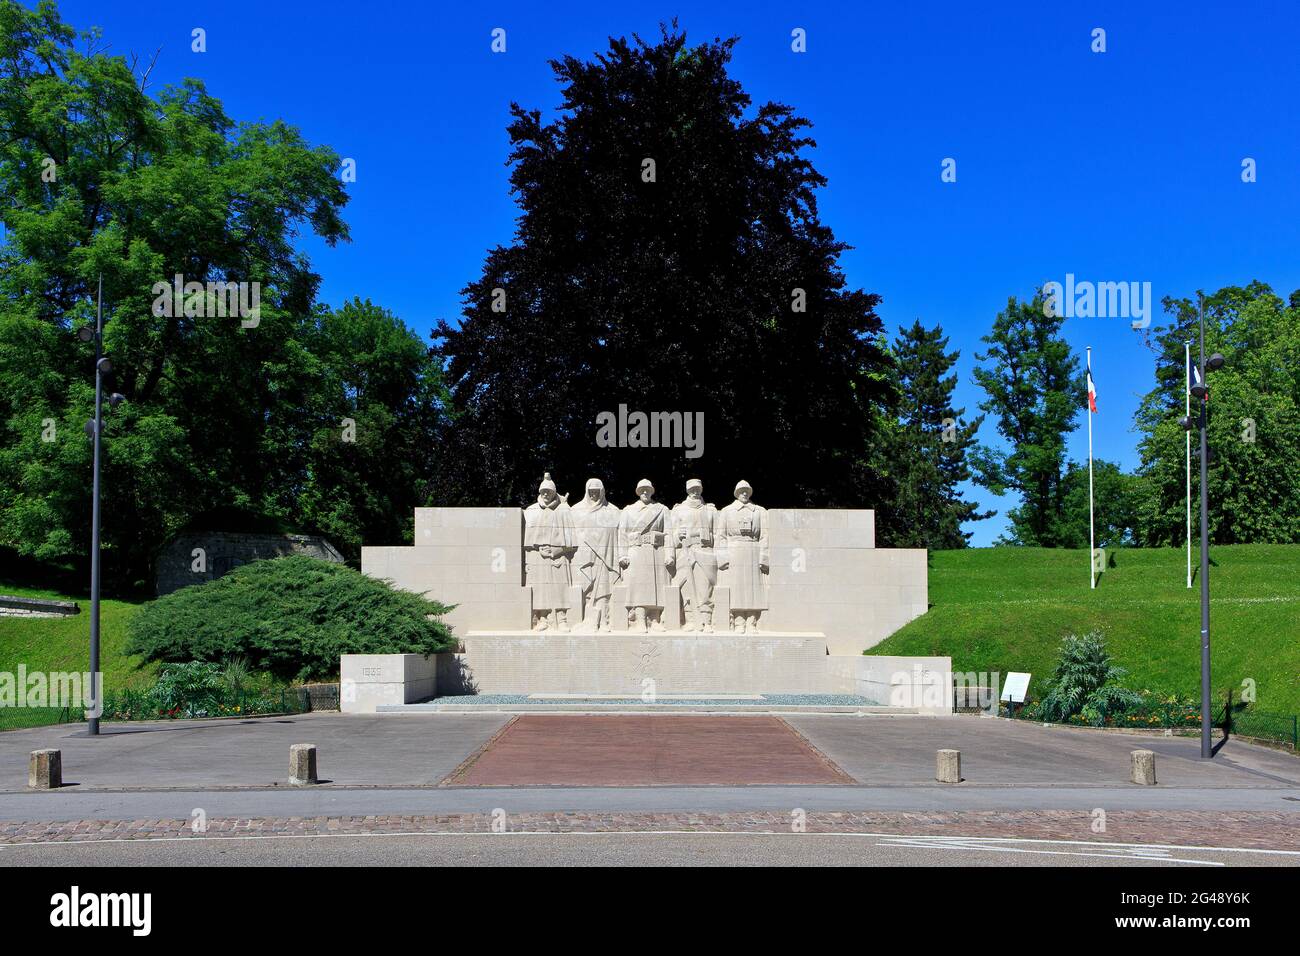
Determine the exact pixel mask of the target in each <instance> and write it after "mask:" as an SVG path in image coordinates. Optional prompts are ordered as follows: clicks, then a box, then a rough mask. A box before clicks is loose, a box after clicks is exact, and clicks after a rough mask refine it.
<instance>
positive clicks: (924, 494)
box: [877, 320, 994, 549]
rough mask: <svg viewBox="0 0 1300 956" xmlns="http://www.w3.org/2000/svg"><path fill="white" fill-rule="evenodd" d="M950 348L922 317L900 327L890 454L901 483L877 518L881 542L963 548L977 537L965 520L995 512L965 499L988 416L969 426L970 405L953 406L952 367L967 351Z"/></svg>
mask: <svg viewBox="0 0 1300 956" xmlns="http://www.w3.org/2000/svg"><path fill="white" fill-rule="evenodd" d="M947 347H948V338H947V336H945V335H944V334H943V329H942V328H941V327H940V326H937V325H936V326H935V327H934V328H932V329H927V328H925V327H924V326H922V325H921V323H920V321H919V320H917V321H916V322H914V323H913V324H912V326H911V327H910V328H901V329H899V335H898V337H897V338H896V339H895V340H894V348H893V359H894V382H895V386H896V389H897V394H898V428H897V430H896V432H895V434H894V438H893V442H892V448H893V449H894V453H893V454H892V455H891V456H890V458H891V464H892V471H891V475H892V477H893V478H894V484H895V488H894V493H893V496H892V502H891V503H890V504H888V505H885V506H882V508H881V513H880V517H879V520H878V521H877V536H878V538H879V540H880V543H881V544H882V545H886V546H889V547H898V548H931V549H943V548H963V547H965V546H966V542H967V541H968V540H969V538H970V535H971V533H970V532H968V531H962V527H961V526H962V524H963V522H968V521H979V520H982V519H984V518H988V517H991V516H992V515H993V514H994V512H983V513H981V512H980V511H979V508H978V506H977V505H975V504H974V503H972V502H969V501H964V500H963V499H962V496H961V491H960V489H959V487H958V486H959V485H960V484H961V482H963V481H966V480H968V479H969V478H970V477H971V472H970V467H969V464H968V462H967V458H966V455H967V451H968V450H969V449H970V448H971V447H972V446H973V445H974V444H975V434H976V432H977V431H978V430H979V427H980V424H981V423H982V422H983V421H984V416H983V415H980V416H979V417H977V418H976V419H975V420H974V421H972V422H969V423H962V416H963V415H964V414H965V412H966V410H965V409H964V408H954V407H953V401H952V400H953V391H954V390H955V389H956V387H957V375H956V374H955V373H952V369H953V367H954V366H955V365H956V363H957V359H958V358H959V357H960V354H961V353H960V352H957V351H953V352H947V351H945V350H946V349H947ZM950 373H952V374H950Z"/></svg>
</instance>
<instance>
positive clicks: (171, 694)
mask: <svg viewBox="0 0 1300 956" xmlns="http://www.w3.org/2000/svg"><path fill="white" fill-rule="evenodd" d="M224 691H225V684H224V683H223V682H222V680H221V669H220V668H219V667H217V665H216V664H206V663H204V662H202V661H190V662H189V663H188V664H168V665H167V666H166V667H164V668H163V670H162V674H161V675H160V676H159V678H158V683H157V684H155V685H154V686H153V689H152V690H151V691H149V702H150V703H151V704H152V705H153V706H154V707H156V708H158V710H159V712H160V713H163V714H166V715H167V716H169V717H207V716H208V715H209V714H212V713H214V712H215V711H216V710H217V708H218V707H219V706H220V704H221V698H222V696H223V693H224Z"/></svg>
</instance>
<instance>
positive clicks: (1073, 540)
mask: <svg viewBox="0 0 1300 956" xmlns="http://www.w3.org/2000/svg"><path fill="white" fill-rule="evenodd" d="M1092 472H1093V515H1094V528H1093V531H1094V537H1093V540H1094V542H1095V543H1096V546H1097V547H1099V548H1119V547H1124V546H1125V545H1132V544H1134V543H1135V540H1136V534H1137V526H1138V515H1139V509H1140V507H1141V502H1142V490H1143V488H1144V482H1143V481H1142V479H1141V478H1140V477H1139V476H1137V475H1133V474H1129V473H1128V472H1125V471H1124V470H1123V469H1122V468H1120V466H1119V465H1117V464H1115V463H1114V462H1112V461H1106V460H1104V459H1101V458H1096V459H1093V463H1092ZM1062 488H1063V494H1062V499H1063V500H1062V508H1061V524H1060V529H1059V534H1060V543H1061V546H1062V547H1066V548H1083V549H1085V550H1086V549H1087V547H1088V463H1087V462H1086V461H1078V462H1075V461H1072V462H1070V464H1069V465H1068V467H1067V468H1066V471H1065V477H1064V478H1063V479H1062Z"/></svg>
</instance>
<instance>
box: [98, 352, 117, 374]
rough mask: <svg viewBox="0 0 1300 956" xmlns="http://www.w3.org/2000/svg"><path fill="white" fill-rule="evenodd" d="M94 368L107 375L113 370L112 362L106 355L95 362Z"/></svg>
mask: <svg viewBox="0 0 1300 956" xmlns="http://www.w3.org/2000/svg"><path fill="white" fill-rule="evenodd" d="M95 368H97V369H99V371H100V372H102V373H103V374H105V375H107V374H108V373H109V372H111V371H113V363H112V362H111V361H109V359H108V356H107V355H106V356H104V357H103V358H102V359H100V360H99V361H98V362H96V363H95Z"/></svg>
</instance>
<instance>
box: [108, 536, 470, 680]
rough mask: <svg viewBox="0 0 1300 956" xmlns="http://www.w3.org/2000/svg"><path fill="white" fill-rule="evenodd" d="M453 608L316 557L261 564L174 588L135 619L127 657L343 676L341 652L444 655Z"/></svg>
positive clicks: (295, 676)
mask: <svg viewBox="0 0 1300 956" xmlns="http://www.w3.org/2000/svg"><path fill="white" fill-rule="evenodd" d="M447 610H448V608H447V607H446V606H445V605H442V604H439V603H438V602H437V601H431V600H429V599H427V598H424V597H422V596H421V595H418V594H412V593H410V592H409V591H399V590H396V589H394V588H393V587H391V586H390V585H389V584H388V583H387V582H385V581H380V580H377V579H375V578H372V577H368V576H367V575H364V574H362V573H361V572H359V571H354V570H353V569H351V568H348V567H345V566H343V565H340V564H331V563H330V562H328V561H318V560H316V559H315V558H308V557H302V556H297V555H295V556H291V557H285V558H273V559H271V560H269V561H254V562H252V563H251V564H245V565H243V566H241V567H238V568H235V569H234V570H233V571H231V572H230V573H229V574H226V575H224V576H222V577H220V578H218V579H217V580H215V581H209V582H208V583H206V584H196V585H193V586H191V587H188V588H181V589H180V590H179V591H173V592H172V593H171V594H168V595H167V596H166V597H161V598H158V599H157V600H156V601H151V602H150V603H148V604H146V605H145V606H144V607H142V608H141V609H140V611H139V612H138V613H137V614H136V615H135V616H134V617H133V618H131V625H130V637H129V640H128V645H127V649H126V653H128V654H139V655H141V656H143V657H144V658H145V659H146V660H151V661H169V662H174V663H185V662H189V661H204V662H208V663H211V664H220V663H225V662H229V661H231V660H234V659H242V660H244V661H246V662H247V664H248V666H250V667H251V668H253V669H254V670H257V671H265V672H268V673H270V674H273V675H274V676H276V677H278V678H281V679H285V680H300V681H301V680H330V679H337V677H338V668H339V655H340V654H426V655H427V654H436V653H438V652H440V651H445V650H449V649H451V648H452V646H453V645H454V643H455V641H454V639H453V638H452V636H451V631H450V630H449V629H448V628H447V626H446V625H445V624H443V623H442V621H441V620H440V617H441V615H443V614H445V613H446V612H447Z"/></svg>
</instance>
